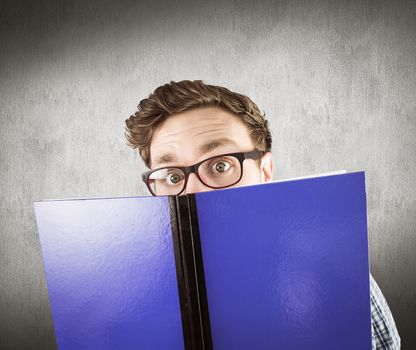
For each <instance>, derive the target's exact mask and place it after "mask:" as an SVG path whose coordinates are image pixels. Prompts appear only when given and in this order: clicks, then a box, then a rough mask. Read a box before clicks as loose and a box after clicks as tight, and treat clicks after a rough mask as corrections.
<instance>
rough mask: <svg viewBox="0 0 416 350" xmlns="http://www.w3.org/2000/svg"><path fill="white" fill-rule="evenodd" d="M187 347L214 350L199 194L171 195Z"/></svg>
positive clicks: (174, 239) (175, 248)
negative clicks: (197, 203) (201, 236)
mask: <svg viewBox="0 0 416 350" xmlns="http://www.w3.org/2000/svg"><path fill="white" fill-rule="evenodd" d="M169 204H170V214H171V223H172V237H173V246H174V254H175V264H176V275H177V280H178V289H179V299H180V305H181V316H182V329H183V336H184V344H185V349H186V350H211V349H212V339H211V329H210V321H209V313H208V301H207V293H206V287H205V277H204V268H203V260H202V250H201V242H200V237H199V226H198V215H197V209H196V202H195V195H186V196H174V197H173V196H172V197H170V198H169Z"/></svg>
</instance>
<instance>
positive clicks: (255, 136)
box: [125, 80, 272, 168]
mask: <svg viewBox="0 0 416 350" xmlns="http://www.w3.org/2000/svg"><path fill="white" fill-rule="evenodd" d="M207 106H218V107H221V108H224V109H226V110H228V111H230V112H231V113H233V114H234V115H236V116H237V117H239V119H240V120H241V121H242V122H243V123H244V124H245V125H246V126H247V127H248V130H249V133H250V136H251V138H252V140H253V143H254V144H255V145H256V148H257V149H258V150H259V151H265V152H269V151H270V150H271V145H272V137H271V133H270V129H269V126H268V123H267V120H266V119H265V114H264V113H263V114H262V113H261V112H260V110H259V108H258V107H257V105H256V104H255V103H254V102H253V101H252V100H251V99H250V98H248V97H247V96H244V95H241V94H238V93H236V92H232V91H230V90H228V89H227V88H225V87H222V86H215V85H207V84H204V83H203V82H202V80H193V81H191V80H182V81H178V82H174V81H171V82H170V83H169V84H165V85H162V86H159V87H158V88H157V89H156V90H155V91H154V92H153V93H152V94H150V95H149V97H148V98H145V99H143V100H141V101H140V103H139V105H138V107H137V108H138V110H137V112H136V113H135V114H134V115H132V116H130V118H129V119H127V120H126V133H125V135H126V138H127V141H128V144H129V145H130V146H131V147H132V148H138V149H139V153H140V156H141V157H142V159H143V161H144V162H145V164H146V165H147V166H148V167H149V168H150V166H151V164H150V144H151V142H152V137H153V134H154V132H155V130H156V129H157V128H158V126H159V125H160V124H161V123H162V122H164V121H165V120H166V119H167V118H168V117H169V116H171V115H173V114H176V113H180V112H184V111H186V110H189V109H193V108H198V107H207Z"/></svg>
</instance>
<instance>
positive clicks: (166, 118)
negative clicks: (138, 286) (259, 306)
mask: <svg viewBox="0 0 416 350" xmlns="http://www.w3.org/2000/svg"><path fill="white" fill-rule="evenodd" d="M126 131H127V132H126V137H127V139H128V141H129V144H130V145H131V146H132V147H133V148H138V149H139V152H140V155H141V157H142V159H143V161H144V162H145V164H146V165H147V166H148V167H149V168H150V169H151V170H150V171H149V172H147V173H145V174H144V175H143V180H144V181H145V183H146V185H147V186H148V188H149V190H150V192H151V193H152V194H153V195H166V194H170V195H175V194H186V193H195V192H201V191H210V190H213V189H218V188H225V187H235V186H242V185H251V184H256V183H261V182H269V181H272V178H273V158H272V154H271V143H272V138H271V133H270V130H269V127H268V123H267V121H266V119H265V118H264V115H262V114H261V113H260V111H259V108H258V107H257V105H256V104H255V103H254V102H253V101H251V100H250V99H249V98H248V97H247V96H244V95H241V94H238V93H235V92H232V91H230V90H228V89H226V88H224V87H220V86H212V85H206V84H204V83H203V82H202V81H180V82H171V83H170V84H165V85H163V86H160V87H158V88H157V89H156V90H155V91H154V92H153V93H152V94H151V95H150V96H149V97H148V98H147V99H143V100H142V101H141V102H140V104H139V106H138V111H137V112H136V113H135V115H134V116H131V117H130V118H129V119H127V120H126ZM219 175H221V176H219ZM220 178H221V180H219V179H220ZM370 291H371V293H370V294H371V295H370V299H371V318H372V336H373V349H400V337H399V335H398V332H397V329H396V325H395V323H394V320H393V317H392V315H391V312H390V309H389V307H388V305H387V302H386V300H385V299H384V296H383V295H382V293H381V291H380V289H379V287H378V286H377V284H376V282H375V281H374V279H373V278H372V277H371V278H370Z"/></svg>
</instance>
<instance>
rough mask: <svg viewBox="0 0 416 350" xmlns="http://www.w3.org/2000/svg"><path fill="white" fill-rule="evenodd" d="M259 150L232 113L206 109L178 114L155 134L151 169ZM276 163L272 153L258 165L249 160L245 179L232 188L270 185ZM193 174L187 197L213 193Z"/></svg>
mask: <svg viewBox="0 0 416 350" xmlns="http://www.w3.org/2000/svg"><path fill="white" fill-rule="evenodd" d="M254 149H255V145H254V144H253V141H252V140H251V138H250V135H249V130H248V128H247V127H246V126H245V125H244V124H243V122H242V121H240V120H239V119H238V118H237V117H236V116H234V115H233V114H232V113H230V112H228V111H225V110H223V109H221V108H219V107H204V108H197V109H193V110H188V111H185V112H182V113H178V114H175V115H173V116H171V117H169V118H168V119H167V120H166V121H164V122H163V123H162V124H161V125H160V126H159V128H158V129H157V130H156V131H155V133H154V135H153V138H152V142H151V145H150V155H151V168H152V169H156V168H161V167H166V166H173V167H174V166H189V165H193V164H195V163H197V162H199V161H202V160H204V159H206V158H209V157H213V156H216V155H220V154H226V153H233V152H248V151H252V150H254ZM272 176H273V160H272V156H271V154H270V153H269V152H268V153H266V154H264V155H263V156H262V158H261V160H260V166H259V164H258V161H255V160H253V159H246V160H245V161H244V164H243V177H242V178H241V180H240V181H239V182H238V183H237V184H235V185H234V186H232V187H235V186H243V185H251V184H256V183H260V182H268V181H271V180H272ZM210 190H212V188H210V187H207V186H205V185H204V184H203V183H202V182H200V181H199V180H198V178H197V177H196V175H195V174H190V175H189V179H188V183H187V186H186V189H185V192H184V193H195V192H203V191H210Z"/></svg>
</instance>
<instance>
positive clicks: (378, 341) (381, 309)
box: [370, 275, 400, 350]
mask: <svg viewBox="0 0 416 350" xmlns="http://www.w3.org/2000/svg"><path fill="white" fill-rule="evenodd" d="M370 301H371V332H372V337H373V350H379V349H387V350H398V349H400V337H399V333H398V332H397V328H396V324H395V323H394V319H393V316H392V314H391V311H390V309H389V306H388V305H387V302H386V299H385V298H384V296H383V293H381V290H380V288H379V286H378V285H377V283H376V281H375V280H374V278H373V276H371V275H370Z"/></svg>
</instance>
